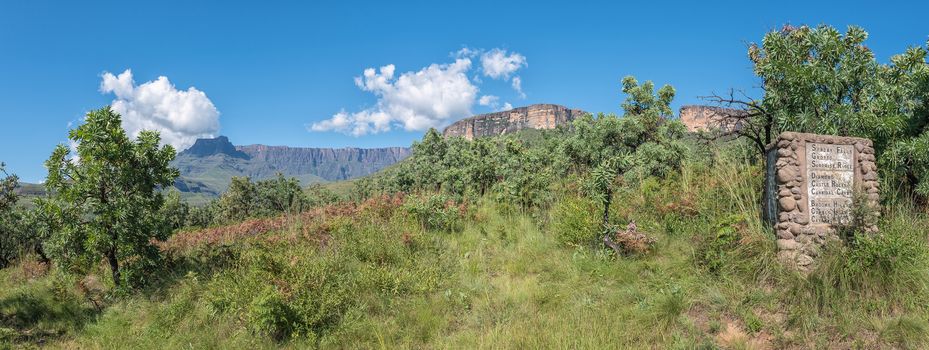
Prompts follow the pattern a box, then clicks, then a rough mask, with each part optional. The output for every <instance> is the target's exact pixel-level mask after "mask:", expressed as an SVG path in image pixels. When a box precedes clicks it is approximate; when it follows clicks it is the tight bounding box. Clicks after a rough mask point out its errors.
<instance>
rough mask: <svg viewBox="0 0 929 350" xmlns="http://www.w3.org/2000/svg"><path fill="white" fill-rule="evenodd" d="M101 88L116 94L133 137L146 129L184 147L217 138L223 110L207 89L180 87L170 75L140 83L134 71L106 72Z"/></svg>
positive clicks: (116, 106)
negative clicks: (200, 140) (219, 108)
mask: <svg viewBox="0 0 929 350" xmlns="http://www.w3.org/2000/svg"><path fill="white" fill-rule="evenodd" d="M100 91H101V92H103V93H106V94H109V93H112V94H114V95H115V96H116V99H115V100H113V102H112V104H111V105H112V108H113V110H114V111H116V112H117V113H119V114H120V115H122V122H123V128H124V129H125V130H126V133H127V134H128V135H129V136H130V137H136V136H137V135H138V134H139V132H141V131H142V130H155V131H158V132H160V133H161V140H162V143H164V144H170V145H172V146H174V147H175V148H176V149H177V150H178V151H180V150H184V149H186V148H188V147H190V146H191V145H193V143H194V141H196V140H197V138H202V137H214V136H216V134H217V133H218V132H219V111H218V110H217V109H216V106H214V105H213V102H212V101H210V99H209V98H207V96H206V94H205V93H203V91H200V90H197V89H196V88H194V87H190V88H188V89H187V90H178V89H177V88H175V87H174V85H173V84H171V82H170V81H169V80H168V78H167V77H164V76H160V77H158V79H155V80H153V81H148V82H145V83H143V84H141V85H136V84H135V81H133V79H132V71H131V70H129V69H127V70H126V71H124V72H122V73H120V74H119V75H113V74H112V73H109V72H105V73H104V74H103V81H102V82H101V83H100Z"/></svg>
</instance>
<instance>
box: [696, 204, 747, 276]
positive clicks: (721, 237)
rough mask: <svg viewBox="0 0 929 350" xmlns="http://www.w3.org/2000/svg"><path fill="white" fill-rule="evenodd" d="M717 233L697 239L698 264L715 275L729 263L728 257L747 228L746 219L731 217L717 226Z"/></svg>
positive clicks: (740, 216)
mask: <svg viewBox="0 0 929 350" xmlns="http://www.w3.org/2000/svg"><path fill="white" fill-rule="evenodd" d="M714 227H715V231H714V232H712V233H710V234H709V235H707V236H701V237H697V239H698V240H700V241H699V242H698V254H697V262H698V264H699V265H701V266H703V267H704V268H706V269H707V270H708V271H710V272H711V273H713V274H719V272H720V271H721V270H722V269H723V267H725V265H726V264H727V263H728V257H729V254H730V252H732V251H733V250H734V249H735V248H736V246H737V244H738V242H739V239H740V238H741V231H742V230H744V229H745V227H746V220H745V217H743V216H742V215H739V214H733V215H730V216H728V217H726V218H724V219H722V220H721V221H719V222H717V223H716V224H715V225H714Z"/></svg>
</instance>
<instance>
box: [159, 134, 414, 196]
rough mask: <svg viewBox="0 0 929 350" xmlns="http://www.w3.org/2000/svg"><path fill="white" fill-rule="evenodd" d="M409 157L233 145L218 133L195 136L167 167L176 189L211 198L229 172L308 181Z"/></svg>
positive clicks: (390, 150) (377, 151)
mask: <svg viewBox="0 0 929 350" xmlns="http://www.w3.org/2000/svg"><path fill="white" fill-rule="evenodd" d="M409 155H410V149H409V148H405V147H386V148H302V147H286V146H266V145H247V146H235V145H233V144H232V143H231V142H230V141H229V139H228V138H226V137H225V136H220V137H217V138H213V139H199V140H197V141H196V143H194V145H193V146H191V147H190V148H188V149H186V150H184V151H183V152H181V153H179V154H178V155H177V158H176V159H175V160H174V161H173V162H172V163H171V165H172V166H174V167H177V168H178V170H180V172H181V176H180V177H179V178H178V179H177V181H175V187H177V188H178V190H180V191H181V192H184V193H188V194H191V193H199V194H202V195H205V196H208V197H211V196H217V195H219V194H221V193H222V192H223V191H225V190H226V188H227V187H228V186H229V183H230V182H231V179H232V177H233V176H248V177H251V178H252V179H253V180H260V179H267V178H272V177H275V176H277V174H278V173H281V174H283V175H284V176H287V177H295V178H297V179H299V180H300V182H301V183H302V184H303V185H309V184H313V183H319V182H326V181H339V180H347V179H352V178H356V177H361V176H365V175H368V174H371V173H374V172H376V171H378V170H380V169H383V168H384V167H387V166H389V165H391V164H394V163H396V162H399V161H400V160H402V159H404V158H406V157H408V156H409Z"/></svg>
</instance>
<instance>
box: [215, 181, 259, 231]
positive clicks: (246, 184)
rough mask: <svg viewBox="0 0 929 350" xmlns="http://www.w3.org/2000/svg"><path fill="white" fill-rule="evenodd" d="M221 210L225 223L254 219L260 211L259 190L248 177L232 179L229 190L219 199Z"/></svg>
mask: <svg viewBox="0 0 929 350" xmlns="http://www.w3.org/2000/svg"><path fill="white" fill-rule="evenodd" d="M219 208H220V215H221V216H222V219H223V220H225V221H230V220H237V219H242V218H248V217H252V216H253V215H255V214H256V211H257V210H258V188H257V187H256V186H255V183H254V182H252V180H251V179H249V178H248V177H241V176H234V177H232V182H230V183H229V189H227V190H226V192H224V193H223V195H222V196H221V197H219Z"/></svg>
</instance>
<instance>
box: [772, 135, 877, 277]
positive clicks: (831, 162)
mask: <svg viewBox="0 0 929 350" xmlns="http://www.w3.org/2000/svg"><path fill="white" fill-rule="evenodd" d="M766 165H767V168H766V171H765V198H764V218H765V220H766V221H768V222H769V223H771V224H772V225H774V229H775V233H776V234H777V247H778V258H779V259H780V260H781V261H783V262H785V263H788V264H791V265H795V266H797V267H799V268H800V269H801V270H806V269H808V268H809V266H810V265H811V264H812V263H813V260H814V258H816V256H818V255H819V252H820V248H821V247H822V246H823V245H824V244H825V243H826V242H827V241H828V240H830V239H839V238H840V237H839V235H838V230H839V229H840V228H843V227H850V226H852V225H860V226H862V227H861V229H863V230H864V231H865V232H868V233H873V232H877V225H876V224H875V222H874V220H873V218H876V217H877V216H878V215H879V214H880V207H879V201H878V200H879V193H880V191H879V189H878V181H877V166H876V165H875V163H874V147H873V146H872V143H871V140H868V139H863V138H858V137H840V136H828V135H815V134H804V133H795V132H785V133H782V134H781V135H780V136H778V138H777V140H775V141H774V142H773V143H772V144H770V145H768V149H767V162H766ZM856 201H862V202H863V203H856ZM856 208H864V210H865V212H866V213H873V215H866V216H867V217H864V218H856V217H855V215H856V213H860V211H858V210H856Z"/></svg>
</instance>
